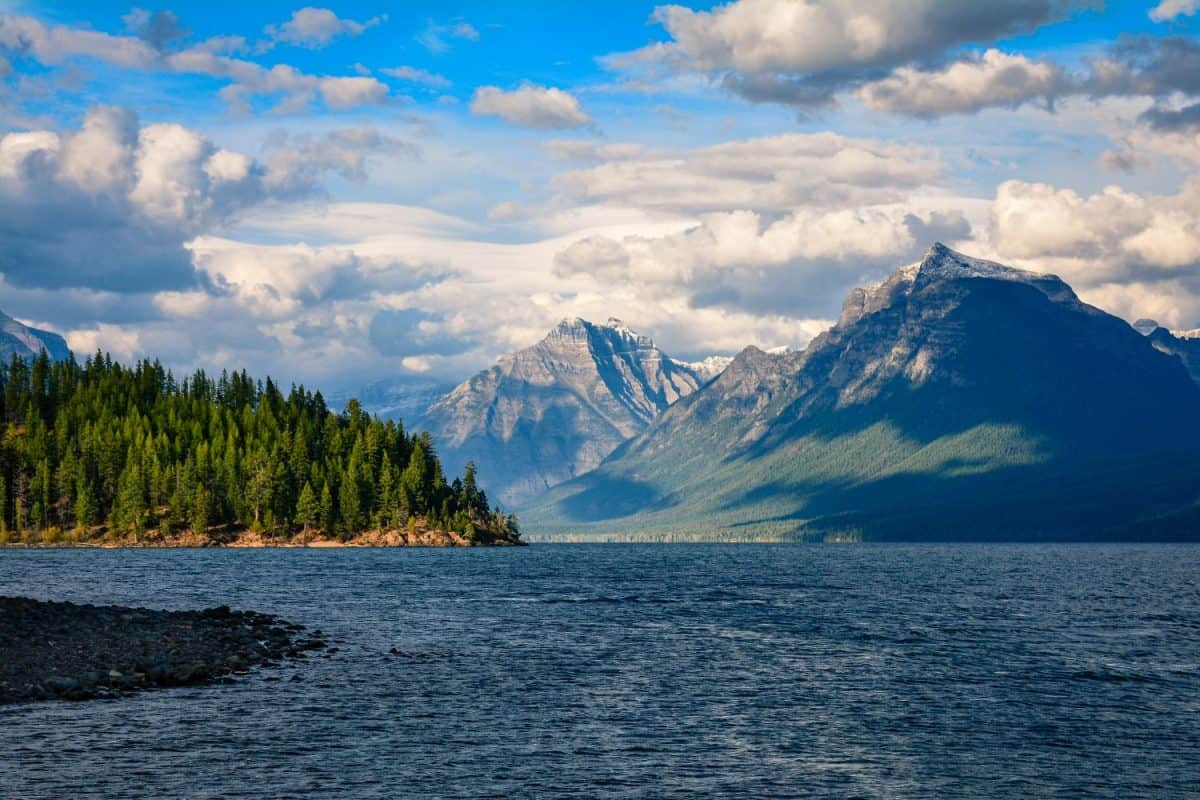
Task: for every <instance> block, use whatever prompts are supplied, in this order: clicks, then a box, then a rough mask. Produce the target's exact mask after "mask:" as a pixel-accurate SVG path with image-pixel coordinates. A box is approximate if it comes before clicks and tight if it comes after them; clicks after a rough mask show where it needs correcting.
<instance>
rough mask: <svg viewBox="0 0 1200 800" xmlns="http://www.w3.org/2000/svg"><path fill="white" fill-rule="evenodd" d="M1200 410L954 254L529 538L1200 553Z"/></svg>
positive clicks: (679, 407) (1142, 348)
mask: <svg viewBox="0 0 1200 800" xmlns="http://www.w3.org/2000/svg"><path fill="white" fill-rule="evenodd" d="M1197 412H1200V387H1198V386H1197V384H1196V383H1194V382H1193V381H1192V380H1191V378H1190V377H1189V375H1188V373H1187V371H1186V370H1185V368H1184V365H1183V363H1182V362H1181V361H1180V359H1178V358H1176V357H1175V356H1173V355H1169V354H1166V353H1163V352H1161V351H1160V350H1158V349H1156V347H1155V346H1154V345H1153V344H1152V343H1151V342H1150V341H1149V340H1148V339H1147V338H1145V337H1143V336H1142V335H1140V334H1139V333H1137V332H1135V331H1134V330H1133V329H1132V328H1131V327H1130V326H1129V325H1128V324H1126V323H1125V322H1123V321H1122V320H1119V319H1117V318H1116V317H1113V316H1110V315H1108V314H1106V313H1104V312H1102V311H1100V310H1098V309H1096V308H1093V307H1091V306H1088V305H1086V304H1084V303H1082V302H1080V301H1079V300H1078V298H1077V297H1076V296H1075V294H1074V292H1073V291H1072V290H1071V289H1070V287H1069V286H1067V285H1066V284H1065V283H1063V282H1062V281H1060V280H1059V279H1058V278H1055V277H1052V276H1047V275H1038V274H1034V273H1028V272H1023V271H1020V270H1014V269H1010V268H1007V267H1003V266H1001V265H999V264H993V263H990V262H985V261H979V260H976V259H971V258H968V257H966V256H963V255H961V254H959V253H956V252H954V251H952V250H950V249H948V248H946V247H944V246H942V245H935V246H934V247H933V248H932V249H931V250H930V251H929V253H928V254H927V255H926V257H925V259H924V260H923V261H921V262H920V263H919V264H915V265H912V266H910V267H905V268H902V269H900V270H898V271H897V272H896V273H894V274H893V275H892V276H891V277H890V278H888V279H887V280H886V281H884V282H883V283H882V284H879V285H878V286H874V287H870V288H867V289H860V290H855V291H854V292H852V293H851V294H850V296H849V297H848V298H847V301H846V305H845V308H844V309H843V312H842V315H841V318H840V319H839V321H838V323H837V325H835V326H834V327H833V328H832V329H831V330H829V331H827V332H826V333H824V334H822V335H821V336H819V337H817V339H815V340H814V341H813V342H812V344H811V345H810V346H809V347H808V348H807V349H805V350H804V351H803V352H800V353H783V354H779V355H772V354H767V353H763V352H762V351H759V350H755V349H753V348H751V349H748V350H746V351H744V352H743V353H741V354H740V355H739V356H738V357H737V358H736V359H735V360H734V362H733V363H732V364H731V365H730V366H729V367H728V368H727V369H726V370H725V371H724V373H722V374H721V376H720V377H718V378H717V379H716V380H714V381H713V382H711V383H710V384H708V385H707V386H706V387H704V388H703V389H702V390H700V391H698V392H696V393H695V394H693V395H691V396H690V397H688V398H686V399H684V400H682V401H681V402H679V403H677V404H676V405H674V406H673V407H671V408H670V409H668V410H667V411H666V412H664V413H663V414H662V415H661V416H660V417H659V418H658V419H656V420H655V421H654V423H653V424H651V425H650V426H649V427H648V428H647V429H646V430H645V431H644V432H643V433H642V434H641V435H639V436H638V437H637V438H635V439H633V440H631V441H630V442H628V443H627V444H625V445H624V446H623V447H622V448H621V449H620V450H618V451H617V452H615V453H614V454H613V455H612V457H610V458H609V459H608V460H607V461H606V462H605V463H604V464H603V465H602V466H601V467H600V468H599V469H597V470H596V471H594V472H592V473H590V474H588V475H585V476H583V477H581V478H580V479H577V480H575V481H572V482H570V483H568V484H565V485H563V486H560V487H558V488H557V489H555V490H552V491H550V492H548V493H547V494H546V495H544V496H542V497H540V498H538V499H537V500H536V501H535V502H533V503H532V504H530V505H529V507H527V508H526V509H524V510H523V511H522V519H523V521H524V523H525V529H526V531H527V532H531V533H532V534H533V535H535V536H554V535H565V534H577V535H584V536H598V537H607V536H614V537H619V538H624V537H626V536H629V535H630V534H629V532H637V533H636V534H635V535H637V536H642V537H645V538H671V537H683V538H697V537H699V538H723V539H739V538H746V539H752V538H782V539H798V538H811V539H839V538H850V539H859V538H864V539H1000V538H1020V539H1043V538H1048V539H1069V538H1093V537H1095V538H1105V537H1108V538H1114V537H1120V538H1138V537H1139V536H1153V537H1156V538H1195V537H1200V530H1198V529H1197V528H1196V527H1195V526H1187V525H1172V524H1170V523H1169V520H1171V519H1175V518H1178V519H1185V518H1187V513H1190V512H1186V513H1185V512H1184V511H1181V510H1183V509H1189V508H1192V507H1194V504H1195V502H1196V500H1197V498H1198V497H1200V470H1198V469H1197V468H1198V467H1200V430H1198V428H1200V426H1197V425H1196V424H1195V423H1196V416H1197ZM1173 515H1174V516H1173ZM1193 516H1194V515H1193ZM1164 520H1167V522H1164ZM1150 521H1153V524H1151V522H1150Z"/></svg>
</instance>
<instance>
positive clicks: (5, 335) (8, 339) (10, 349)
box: [0, 311, 71, 362]
mask: <svg viewBox="0 0 1200 800" xmlns="http://www.w3.org/2000/svg"><path fill="white" fill-rule="evenodd" d="M42 350H45V351H46V353H47V354H48V355H49V356H50V358H51V359H52V360H54V361H65V360H66V359H68V358H70V357H71V348H69V347H67V342H66V340H65V339H63V338H62V337H61V336H59V335H58V334H57V333H50V332H49V331H42V330H38V329H37V328H31V327H29V326H28V325H22V324H21V323H20V322H17V321H16V320H15V319H13V318H12V317H10V316H8V315H7V314H5V313H4V312H3V311H0V360H3V361H4V362H7V361H10V360H11V359H12V357H13V355H14V354H15V355H18V356H21V357H22V358H34V357H35V356H37V355H38V354H39V353H41V352H42Z"/></svg>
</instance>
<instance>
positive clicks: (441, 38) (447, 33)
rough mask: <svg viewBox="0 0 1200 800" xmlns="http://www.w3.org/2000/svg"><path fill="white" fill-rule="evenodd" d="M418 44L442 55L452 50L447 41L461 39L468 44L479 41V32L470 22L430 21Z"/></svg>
mask: <svg viewBox="0 0 1200 800" xmlns="http://www.w3.org/2000/svg"><path fill="white" fill-rule="evenodd" d="M416 38H417V43H418V44H420V45H421V46H422V47H424V48H425V49H426V50H428V51H429V52H431V53H433V54H435V55H440V54H441V53H444V52H446V51H447V50H449V49H450V43H449V42H448V41H446V40H447V39H461V40H464V41H468V42H477V41H479V31H478V30H477V29H476V28H475V26H474V25H472V24H471V23H469V22H464V21H462V20H459V21H457V22H448V23H437V22H432V21H430V22H429V24H427V25H426V26H425V30H423V31H421V33H420V34H418V35H417V37H416Z"/></svg>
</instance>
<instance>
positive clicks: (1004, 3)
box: [606, 0, 1080, 105]
mask: <svg viewBox="0 0 1200 800" xmlns="http://www.w3.org/2000/svg"><path fill="white" fill-rule="evenodd" d="M1077 5H1080V4H1079V3H1075V2H1059V1H1058V0H997V1H996V2H989V3H986V4H978V3H974V4H968V3H946V2H940V0H911V2H906V3H877V2H871V0H828V2H822V3H798V2H793V0H735V2H731V3H728V4H726V5H722V6H717V7H716V8H714V9H713V10H711V11H693V10H691V9H688V8H685V7H682V6H674V5H671V6H660V7H659V8H657V9H656V10H655V13H654V19H655V20H656V21H657V22H659V23H660V24H662V25H663V27H665V28H666V30H667V32H668V33H669V34H670V35H671V41H669V42H667V43H665V44H664V43H660V44H656V45H651V46H650V47H647V48H644V49H642V50H638V51H634V52H632V53H624V54H618V55H616V56H611V57H609V58H608V59H607V62H606V63H607V64H608V65H609V66H610V67H613V68H615V69H620V70H626V71H639V70H643V71H644V70H646V69H651V70H659V71H666V72H699V73H703V74H707V75H710V76H713V77H715V78H717V79H718V80H720V81H721V83H722V85H723V86H724V87H725V88H727V89H729V90H731V91H733V92H735V93H737V94H741V95H743V96H745V97H747V98H748V99H751V100H756V101H770V102H779V103H793V104H797V105H821V104H825V103H829V102H830V101H831V100H832V98H833V97H834V95H835V94H836V93H837V92H838V91H840V90H842V89H846V88H853V87H855V86H858V85H859V84H861V83H862V82H864V81H866V80H870V79H873V78H878V77H880V76H881V73H886V72H887V71H889V70H891V69H892V68H895V67H898V66H902V65H905V64H911V63H914V62H922V61H929V60H931V59H934V58H937V57H939V56H941V55H943V54H944V53H946V52H948V51H949V50H951V49H953V48H955V47H958V46H960V45H962V44H967V43H990V42H992V41H994V40H996V39H998V38H1002V37H1004V36H1008V35H1012V34H1015V33H1020V32H1025V31H1030V30H1033V29H1035V28H1037V27H1039V26H1041V25H1043V24H1045V23H1047V22H1051V21H1054V20H1057V19H1060V18H1062V17H1064V16H1066V15H1067V14H1069V13H1070V12H1071V10H1072V9H1073V8H1074V7H1075V6H1077Z"/></svg>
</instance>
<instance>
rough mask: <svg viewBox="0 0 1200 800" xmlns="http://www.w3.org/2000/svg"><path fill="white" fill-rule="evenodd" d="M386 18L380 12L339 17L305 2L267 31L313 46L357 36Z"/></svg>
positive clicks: (280, 38)
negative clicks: (360, 17)
mask: <svg viewBox="0 0 1200 800" xmlns="http://www.w3.org/2000/svg"><path fill="white" fill-rule="evenodd" d="M386 19H387V16H386V15H381V16H378V17H372V18H371V19H368V20H364V21H363V22H356V21H355V20H352V19H342V18H340V17H338V15H337V14H335V13H333V12H332V11H330V10H329V9H328V8H314V7H312V6H306V7H304V8H301V9H299V10H297V11H293V12H292V17H291V19H289V20H288V21H287V22H284V23H283V24H281V25H268V26H267V28H266V34H267V35H268V36H270V37H271V38H272V39H273V40H274V41H277V42H285V43H287V44H294V45H297V46H299V47H307V48H309V49H311V50H316V49H319V48H322V47H327V46H328V45H330V44H331V43H333V41H334V40H335V39H339V38H341V37H343V36H358V35H360V34H362V33H363V32H364V31H366V30H367V29H368V28H372V27H374V26H376V25H378V24H380V23H381V22H383V21H385V20H386Z"/></svg>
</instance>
